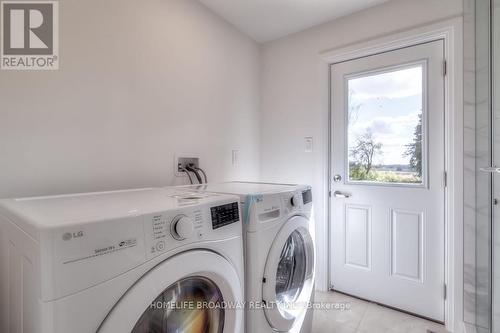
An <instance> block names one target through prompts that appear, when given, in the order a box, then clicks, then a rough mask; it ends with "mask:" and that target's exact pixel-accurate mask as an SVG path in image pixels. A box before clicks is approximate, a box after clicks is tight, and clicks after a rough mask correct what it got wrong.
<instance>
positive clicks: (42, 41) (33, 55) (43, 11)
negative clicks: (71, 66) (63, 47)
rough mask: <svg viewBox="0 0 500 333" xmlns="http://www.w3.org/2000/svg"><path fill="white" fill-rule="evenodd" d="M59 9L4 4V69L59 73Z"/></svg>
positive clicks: (48, 4)
mask: <svg viewBox="0 0 500 333" xmlns="http://www.w3.org/2000/svg"><path fill="white" fill-rule="evenodd" d="M57 5H58V3H57V2H54V1H37V2H27V1H2V15H1V18H2V53H1V56H2V60H1V65H2V69H57V67H58V54H57V53H58V38H57V37H58V35H57V30H58V29H57V21H58V20H57V15H58V6H57Z"/></svg>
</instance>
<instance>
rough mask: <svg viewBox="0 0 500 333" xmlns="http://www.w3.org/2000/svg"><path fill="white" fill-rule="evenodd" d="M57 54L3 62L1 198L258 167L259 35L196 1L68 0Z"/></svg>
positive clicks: (232, 174)
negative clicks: (178, 161)
mask: <svg viewBox="0 0 500 333" xmlns="http://www.w3.org/2000/svg"><path fill="white" fill-rule="evenodd" d="M60 61H61V62H60V70H58V71H38V72H21V71H1V72H0V197H13V196H27V195H40V194H54V193H68V192H81V191H97V190H108V189H118V188H128V187H138V186H158V185H167V184H173V183H179V182H185V181H186V180H185V179H182V180H179V179H175V178H174V176H173V165H174V162H173V159H174V154H175V153H177V152H180V153H183V152H192V153H197V154H199V155H200V157H201V164H202V165H201V166H202V167H203V168H205V169H206V171H207V172H208V175H209V177H210V178H211V180H224V179H232V178H238V179H255V178H256V177H258V175H259V127H260V123H259V88H258V87H259V46H258V45H257V44H256V43H255V42H253V41H252V40H251V39H249V38H248V37H246V36H244V35H243V34H241V33H240V32H238V31H236V30H235V29H234V28H232V27H231V26H230V25H229V24H227V23H225V22H224V21H223V20H221V19H220V18H218V17H217V16H215V15H214V14H212V13H211V12H210V11H208V10H207V9H206V8H205V7H203V6H202V5H200V4H199V3H198V2H196V1H191V0H148V1H137V0H106V1H100V0H85V1H81V0H64V1H61V2H60ZM232 149H239V150H240V151H241V154H240V158H241V161H240V167H239V168H237V169H234V168H233V167H232V165H231V150H232Z"/></svg>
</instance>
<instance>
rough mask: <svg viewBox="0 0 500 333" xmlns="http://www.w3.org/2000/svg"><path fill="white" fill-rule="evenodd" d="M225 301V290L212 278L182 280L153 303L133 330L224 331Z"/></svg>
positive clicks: (154, 332) (169, 332)
mask: <svg viewBox="0 0 500 333" xmlns="http://www.w3.org/2000/svg"><path fill="white" fill-rule="evenodd" d="M222 302H223V298H222V293H221V292H220V290H219V288H218V287H217V286H216V285H215V284H214V283H213V282H212V281H211V280H209V279H206V278H203V277H189V278H186V279H183V280H180V281H178V282H176V283H174V284H173V285H171V286H170V287H168V288H167V289H166V290H165V291H164V292H163V293H161V295H159V296H158V297H157V298H156V299H155V300H154V301H153V303H151V305H150V306H149V307H148V308H147V309H146V311H144V313H143V314H142V316H141V318H140V319H139V321H138V322H137V324H136V325H135V326H134V329H133V330H132V333H222V332H223V329H224V310H223V306H222Z"/></svg>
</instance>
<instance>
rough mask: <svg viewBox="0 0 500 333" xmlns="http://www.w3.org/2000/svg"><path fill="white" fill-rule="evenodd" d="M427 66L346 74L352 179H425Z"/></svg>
mask: <svg viewBox="0 0 500 333" xmlns="http://www.w3.org/2000/svg"><path fill="white" fill-rule="evenodd" d="M424 69H425V67H424V64H417V65H411V66H406V67H404V68H402V67H396V68H394V69H390V70H385V71H384V72H379V73H373V72H371V73H367V74H361V75H357V76H356V77H352V78H348V79H347V94H348V95H347V140H346V141H347V154H348V165H347V167H348V175H347V176H348V181H350V182H371V183H396V184H423V179H424V173H425V167H424V166H425V160H424V156H425V154H424V153H423V152H424V148H425V147H424V144H423V142H424V128H423V126H422V124H423V116H424V111H423V110H424V102H423V101H424V86H423V77H424Z"/></svg>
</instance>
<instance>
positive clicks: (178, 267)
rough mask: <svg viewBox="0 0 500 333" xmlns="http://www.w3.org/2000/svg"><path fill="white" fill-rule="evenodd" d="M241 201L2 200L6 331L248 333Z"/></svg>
mask: <svg viewBox="0 0 500 333" xmlns="http://www.w3.org/2000/svg"><path fill="white" fill-rule="evenodd" d="M240 216H241V215H240V213H239V208H238V197H236V196H231V195H218V194H202V193H194V194H191V193H185V192H182V193H177V192H176V191H174V190H172V189H142V190H131V191H117V192H106V193H90V194H78V195H65V196H52V197H40V198H27V199H12V200H2V201H0V247H1V248H0V254H1V256H0V279H1V280H0V332H10V333H21V332H22V333H28V332H30V333H31V332H37V333H68V332H72V333H91V332H99V333H116V332H120V333H121V332H134V333H139V332H140V333H142V332H165V333H178V332H200V333H201V332H203V333H235V332H243V325H244V311H243V310H242V304H243V281H244V273H243V254H242V237H241V233H242V231H241V230H242V227H241V220H240Z"/></svg>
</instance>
